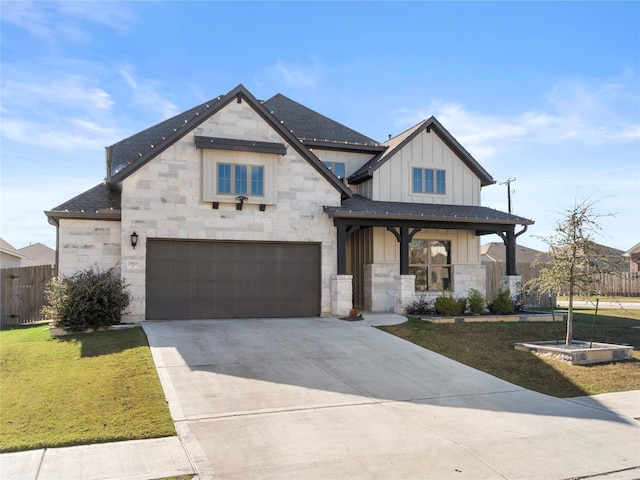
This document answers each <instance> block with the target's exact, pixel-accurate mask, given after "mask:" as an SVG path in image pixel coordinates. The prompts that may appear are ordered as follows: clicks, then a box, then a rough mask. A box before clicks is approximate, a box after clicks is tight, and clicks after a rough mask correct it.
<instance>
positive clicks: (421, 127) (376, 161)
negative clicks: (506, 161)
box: [349, 116, 496, 187]
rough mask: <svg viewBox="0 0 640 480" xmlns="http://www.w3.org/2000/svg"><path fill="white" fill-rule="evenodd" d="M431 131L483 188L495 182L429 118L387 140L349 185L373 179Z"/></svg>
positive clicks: (445, 130) (452, 138) (444, 129)
mask: <svg viewBox="0 0 640 480" xmlns="http://www.w3.org/2000/svg"><path fill="white" fill-rule="evenodd" d="M425 130H426V131H427V132H430V131H433V132H434V133H435V134H436V135H438V137H439V138H440V139H441V140H442V141H443V142H444V143H445V144H446V145H447V146H448V147H449V148H450V149H451V150H453V152H454V153H455V154H456V155H457V156H458V158H460V160H462V161H463V162H464V163H465V165H466V166H467V167H469V169H471V171H472V172H473V173H475V174H476V176H477V177H478V178H479V179H480V184H481V185H482V186H483V187H486V186H487V185H493V184H494V183H496V182H495V180H494V179H493V177H492V176H491V175H489V173H488V172H487V171H486V170H485V169H484V168H482V165H480V164H479V163H478V162H477V161H476V159H475V158H473V157H472V156H471V154H470V153H469V152H467V151H466V150H465V148H464V147H463V146H462V145H460V143H458V141H457V140H456V139H455V138H454V137H453V135H451V134H450V133H449V132H448V130H447V129H446V128H444V127H443V126H442V124H441V123H440V122H439V121H438V120H437V119H436V118H435V117H433V116H432V117H429V118H428V119H426V120H423V121H421V122H420V123H418V124H417V125H415V126H413V127H411V128H410V129H408V130H406V131H404V132H402V133H401V134H399V135H397V136H395V137H394V138H391V139H389V140H388V141H386V142H385V143H384V144H383V145H384V146H386V147H388V148H387V150H385V151H384V152H381V153H380V154H379V155H377V156H376V157H374V158H372V159H371V160H370V161H369V162H367V163H366V164H365V165H364V166H362V168H360V169H359V170H357V171H356V172H355V173H353V175H351V176H350V177H349V183H351V184H354V185H357V184H359V183H362V182H364V181H366V180H369V179H370V178H372V177H373V172H375V171H376V170H377V169H378V168H380V167H381V166H382V165H383V164H384V163H385V162H387V161H388V160H389V159H391V158H392V157H393V156H394V155H395V154H396V153H398V152H399V151H400V150H402V148H403V147H404V146H405V145H406V144H407V143H409V142H410V141H411V140H413V139H414V138H415V137H416V136H418V135H419V134H420V133H421V132H423V131H425Z"/></svg>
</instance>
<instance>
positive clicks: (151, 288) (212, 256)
mask: <svg viewBox="0 0 640 480" xmlns="http://www.w3.org/2000/svg"><path fill="white" fill-rule="evenodd" d="M146 284H147V290H146V302H147V319H149V320H167V319H172V320H173V319H175V320H180V319H191V318H193V319H196V318H241V317H247V318H249V317H253V318H256V317H298V316H305V317H309V316H317V315H319V314H320V245H319V244H315V243H314V244H312V243H255V242H205V241H181V240H149V242H148V243H147V281H146Z"/></svg>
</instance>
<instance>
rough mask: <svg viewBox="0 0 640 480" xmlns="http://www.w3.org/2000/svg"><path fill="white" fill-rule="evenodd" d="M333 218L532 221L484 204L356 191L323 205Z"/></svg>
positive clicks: (520, 223) (521, 223)
mask: <svg viewBox="0 0 640 480" xmlns="http://www.w3.org/2000/svg"><path fill="white" fill-rule="evenodd" d="M325 211H327V212H328V213H329V216H330V217H333V218H341V217H345V218H351V219H355V218H367V219H375V218H378V219H384V220H413V221H415V220H420V221H424V222H429V221H433V222H454V223H472V224H500V225H504V224H506V225H532V224H533V221H532V220H529V219H527V218H523V217H518V216H516V215H511V214H509V213H505V212H500V211H498V210H494V209H492V208H488V207H480V206H473V205H442V204H430V203H405V202H380V201H374V200H369V199H368V198H365V197H363V196H360V195H353V197H351V198H349V199H346V200H344V201H343V202H342V205H341V206H339V207H325Z"/></svg>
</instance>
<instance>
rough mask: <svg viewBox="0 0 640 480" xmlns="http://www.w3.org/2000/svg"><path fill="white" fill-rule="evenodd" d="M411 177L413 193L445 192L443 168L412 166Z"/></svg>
mask: <svg viewBox="0 0 640 480" xmlns="http://www.w3.org/2000/svg"><path fill="white" fill-rule="evenodd" d="M411 178H412V187H413V192H414V193H442V194H444V193H446V172H445V171H444V170H436V169H433V168H413V170H412V173H411Z"/></svg>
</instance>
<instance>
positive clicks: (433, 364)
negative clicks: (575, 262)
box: [143, 318, 640, 480]
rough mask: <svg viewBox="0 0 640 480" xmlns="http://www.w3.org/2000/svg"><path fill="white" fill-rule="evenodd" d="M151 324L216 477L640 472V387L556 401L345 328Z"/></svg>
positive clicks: (208, 474)
mask: <svg viewBox="0 0 640 480" xmlns="http://www.w3.org/2000/svg"><path fill="white" fill-rule="evenodd" d="M143 327H144V330H145V332H146V333H147V336H148V338H149V343H150V345H151V349H152V353H153V357H154V360H155V362H156V365H157V367H158V372H159V375H160V379H161V381H162V385H163V388H164V390H165V393H166V395H167V399H168V402H169V407H170V410H171V414H172V416H173V419H174V421H175V423H176V428H177V430H178V433H179V435H180V438H181V440H182V442H183V444H184V445H185V447H186V449H187V452H188V454H189V455H190V457H191V459H192V461H193V463H194V465H195V466H196V468H197V470H198V474H199V478H200V479H203V480H204V479H209V478H216V479H248V478H252V479H253V478H278V479H280V478H291V479H301V478H304V479H322V480H326V479H342V478H348V479H358V478H362V479H382V478H384V479H414V478H415V479H417V478H420V479H441V478H442V479H448V478H454V479H480V478H499V479H504V478H508V479H553V478H557V479H567V478H584V477H592V476H594V478H608V479H614V478H616V479H623V478H624V479H627V478H638V477H639V476H640V426H639V425H640V423H639V422H638V421H637V420H634V419H633V416H637V417H638V416H640V392H637V391H636V392H631V393H629V394H626V397H624V400H625V402H623V403H625V405H627V407H628V405H636V404H637V405H638V407H637V408H638V410H639V411H634V412H630V411H629V409H628V408H626V409H625V408H621V409H620V410H619V411H616V412H614V411H612V410H611V409H609V408H607V406H606V405H605V404H602V403H600V402H598V400H597V399H595V398H594V397H589V398H586V399H574V400H561V399H556V398H552V397H548V396H545V395H541V394H537V393H533V392H530V391H528V390H525V389H522V388H520V387H517V386H515V385H512V384H510V383H507V382H504V381H502V380H499V379H497V378H495V377H492V376H490V375H487V374H485V373H482V372H479V371H477V370H474V369H472V368H469V367H466V366H464V365H461V364H459V363H457V362H454V361H452V360H449V359H447V358H445V357H442V356H440V355H438V354H436V353H433V352H430V351H428V350H424V349H422V348H420V347H417V346H415V345H413V344H411V343H409V342H405V341H404V340H401V339H399V338H396V337H394V336H392V335H389V334H387V333H384V332H381V331H379V330H377V329H375V328H372V327H371V326H368V325H367V324H366V323H358V322H345V321H341V320H337V319H323V318H303V319H251V320H208V321H196V320H194V321H165V322H145V323H144V325H143ZM532 374H535V373H534V372H532ZM633 408H635V407H633ZM604 474H606V476H602V477H601V475H604Z"/></svg>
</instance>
